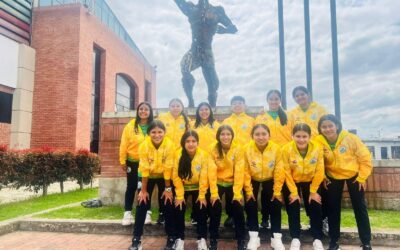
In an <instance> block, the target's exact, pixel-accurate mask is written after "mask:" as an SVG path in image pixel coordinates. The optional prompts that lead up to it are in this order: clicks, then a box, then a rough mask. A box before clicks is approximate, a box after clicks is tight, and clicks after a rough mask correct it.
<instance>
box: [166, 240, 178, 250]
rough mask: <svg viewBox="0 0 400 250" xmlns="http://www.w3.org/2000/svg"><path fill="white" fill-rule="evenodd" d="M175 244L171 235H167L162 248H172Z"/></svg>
mask: <svg viewBox="0 0 400 250" xmlns="http://www.w3.org/2000/svg"><path fill="white" fill-rule="evenodd" d="M174 244H175V239H174V238H172V237H168V239H167V244H166V245H165V247H164V250H173V249H174Z"/></svg>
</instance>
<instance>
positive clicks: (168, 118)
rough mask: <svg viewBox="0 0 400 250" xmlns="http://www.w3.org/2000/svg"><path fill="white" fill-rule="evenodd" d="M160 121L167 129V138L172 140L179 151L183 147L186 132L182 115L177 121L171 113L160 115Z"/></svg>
mask: <svg viewBox="0 0 400 250" xmlns="http://www.w3.org/2000/svg"><path fill="white" fill-rule="evenodd" d="M158 119H159V120H160V121H162V122H163V123H164V125H165V128H166V129H167V131H166V133H165V136H166V137H168V138H169V139H171V141H172V142H173V143H174V145H175V148H176V149H179V148H180V147H181V138H182V135H183V134H184V133H185V131H186V127H185V119H184V118H183V116H182V115H180V116H179V117H178V118H177V119H175V118H174V117H173V116H172V115H171V113H170V112H167V113H163V114H160V115H159V116H158ZM189 125H190V120H189Z"/></svg>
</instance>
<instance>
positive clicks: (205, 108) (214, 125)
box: [191, 102, 219, 151]
mask: <svg viewBox="0 0 400 250" xmlns="http://www.w3.org/2000/svg"><path fill="white" fill-rule="evenodd" d="M191 127H192V129H193V130H195V131H196V132H197V134H198V135H199V140H200V141H199V147H200V148H201V149H203V150H206V151H207V150H208V149H209V147H210V145H211V144H213V143H214V142H215V134H216V133H217V129H218V127H219V123H218V121H217V120H215V118H214V114H213V111H212V108H211V106H210V104H208V103H207V102H202V103H200V104H199V106H198V107H197V109H196V120H195V121H194V122H193V125H192V126H191Z"/></svg>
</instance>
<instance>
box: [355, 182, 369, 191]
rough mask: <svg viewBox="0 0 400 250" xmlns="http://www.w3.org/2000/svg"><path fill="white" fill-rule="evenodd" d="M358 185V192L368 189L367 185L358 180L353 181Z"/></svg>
mask: <svg viewBox="0 0 400 250" xmlns="http://www.w3.org/2000/svg"><path fill="white" fill-rule="evenodd" d="M356 182H357V183H358V191H365V189H366V188H367V184H366V183H365V182H364V183H361V182H358V181H357V180H355V181H353V183H356Z"/></svg>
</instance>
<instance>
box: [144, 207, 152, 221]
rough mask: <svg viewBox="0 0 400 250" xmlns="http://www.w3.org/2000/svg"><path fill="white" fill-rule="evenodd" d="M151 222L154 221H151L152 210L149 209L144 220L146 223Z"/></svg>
mask: <svg viewBox="0 0 400 250" xmlns="http://www.w3.org/2000/svg"><path fill="white" fill-rule="evenodd" d="M151 223H153V222H152V221H151V211H150V210H148V211H147V213H146V219H145V220H144V224H145V225H150V224H151Z"/></svg>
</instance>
